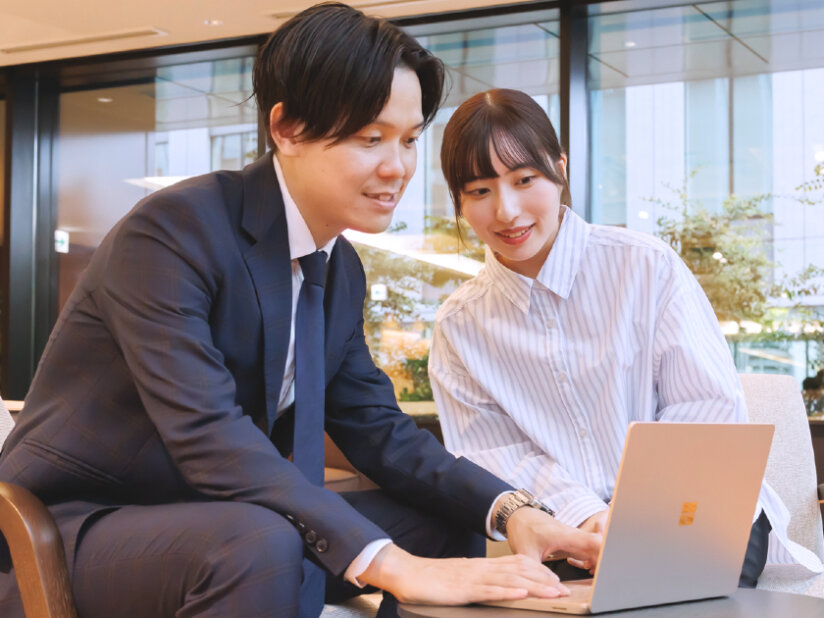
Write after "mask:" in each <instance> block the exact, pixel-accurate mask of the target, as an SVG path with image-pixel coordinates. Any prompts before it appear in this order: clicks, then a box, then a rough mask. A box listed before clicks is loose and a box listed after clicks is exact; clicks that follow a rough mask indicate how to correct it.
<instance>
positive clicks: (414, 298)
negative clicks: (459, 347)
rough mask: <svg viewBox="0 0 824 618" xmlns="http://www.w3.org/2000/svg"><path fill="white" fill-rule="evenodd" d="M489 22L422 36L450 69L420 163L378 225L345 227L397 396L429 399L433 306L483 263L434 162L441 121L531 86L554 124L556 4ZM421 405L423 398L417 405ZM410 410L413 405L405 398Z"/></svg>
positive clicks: (376, 344) (372, 341) (378, 352)
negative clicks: (496, 91)
mask: <svg viewBox="0 0 824 618" xmlns="http://www.w3.org/2000/svg"><path fill="white" fill-rule="evenodd" d="M496 21H497V22H500V20H499V19H497V18H493V19H489V20H487V21H486V24H487V25H488V27H484V26H483V24H481V26H480V27H477V26H478V24H477V22H474V23H473V24H472V25H471V26H470V25H468V24H466V23H464V24H461V22H456V23H455V24H454V25H453V26H451V27H449V26H447V27H444V26H443V25H441V26H440V28H439V32H438V33H437V34H429V35H426V36H419V37H418V38H419V40H420V41H421V43H422V44H423V45H424V46H425V47H427V48H428V49H430V50H431V51H432V52H433V53H435V54H436V55H437V56H439V57H440V58H441V59H442V60H443V61H444V63H445V64H446V66H447V68H448V75H449V77H448V84H449V86H450V90H449V94H448V97H447V100H446V103H445V105H444V107H443V108H442V109H441V110H440V111H439V113H438V115H437V117H436V118H435V121H434V122H433V124H432V126H431V127H430V128H429V129H428V130H427V131H426V133H425V134H424V135H423V137H422V139H421V140H420V141H419V145H418V168H417V169H418V171H417V173H416V174H415V176H414V177H413V179H412V181H411V182H410V185H409V188H408V189H407V191H406V193H405V195H404V197H403V199H402V200H401V202H400V204H399V205H398V208H397V211H396V213H395V217H394V219H393V224H392V227H391V228H390V230H389V231H388V232H386V233H384V234H378V235H372V234H358V233H354V232H346V233H345V235H346V236H347V237H348V238H349V239H350V240H351V241H353V242H354V244H355V247H356V248H357V250H358V253H359V254H360V256H361V259H362V260H363V263H364V268H365V270H366V276H367V283H368V285H369V295H368V298H367V300H366V306H365V322H366V335H367V339H368V343H369V345H370V348H371V350H372V353H373V355H374V357H375V360H376V362H377V363H378V365H379V366H380V367H381V368H382V369H384V371H386V372H387V374H389V376H390V377H391V378H392V380H393V382H394V384H395V390H396V393H397V395H398V397H399V399H400V400H401V401H405V402H416V401H431V399H432V391H431V389H430V387H429V379H428V373H427V361H428V358H429V342H430V340H431V336H432V326H433V321H434V318H435V312H436V311H437V309H438V306H439V305H440V304H441V302H442V301H443V300H444V299H445V298H446V297H447V296H448V295H449V294H450V293H451V292H452V291H454V290H455V288H456V287H457V286H458V285H460V284H461V283H462V282H463V281H465V280H466V279H468V278H469V277H471V276H473V275H474V274H476V273H477V272H478V270H479V269H480V267H481V266H482V263H483V252H482V250H480V249H479V247H480V245H479V243H478V242H477V241H476V240H474V239H473V237H472V235H471V234H470V233H469V232H468V230H464V231H463V236H464V239H465V243H464V244H461V243H460V242H459V240H458V235H457V234H456V223H455V217H454V215H453V210H452V204H451V202H450V199H449V195H448V191H447V188H446V184H445V183H444V180H443V176H442V174H441V169H440V148H441V138H442V135H443V129H444V126H445V125H446V123H447V121H448V120H449V118H450V116H451V115H452V113H453V112H454V111H455V109H456V107H457V106H458V105H459V104H460V103H461V102H463V101H464V100H466V99H467V98H468V97H470V96H471V95H473V94H475V93H478V92H482V91H484V90H488V89H490V88H517V89H520V90H524V91H526V92H528V93H529V94H531V95H532V96H533V97H534V98H535V100H536V101H538V102H539V103H540V104H541V105H542V106H543V108H544V109H545V110H546V111H547V112H548V114H549V116H550V118H551V119H552V120H553V122H554V123H555V125H556V126H558V124H559V120H560V107H559V90H560V85H559V84H560V81H559V73H560V63H559V50H560V45H559V40H560V39H559V25H558V12H557V10H553V11H543V12H542V13H541V14H540V15H539V16H538V18H536V17H535V15H531V16H529V17H524V18H522V21H521V22H520V23H512V24H507V25H499V26H496V27H492V26H491V24H494V23H495V22H496ZM422 408H423V410H427V409H428V408H431V404H430V405H427V404H423V405H422ZM404 409H407V410H410V411H411V410H414V409H415V406H414V405H406V404H405V405H404Z"/></svg>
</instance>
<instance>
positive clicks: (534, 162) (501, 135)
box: [441, 88, 571, 216]
mask: <svg viewBox="0 0 824 618" xmlns="http://www.w3.org/2000/svg"><path fill="white" fill-rule="evenodd" d="M490 144H491V146H492V148H494V149H495V154H496V155H498V158H499V159H500V160H501V163H503V164H504V165H505V166H506V167H508V168H509V169H512V170H514V169H518V168H519V167H531V168H533V169H536V170H538V171H539V172H540V173H541V174H543V175H544V176H546V177H547V178H548V179H549V180H551V181H552V182H554V183H555V184H556V185H559V186H561V187H563V192H562V193H561V201H562V202H563V203H564V204H568V205H571V200H570V196H569V184H568V183H567V179H566V178H565V177H564V176H563V175H561V174H560V173H559V172H558V169H557V168H556V167H555V163H557V162H558V160H559V159H560V158H561V156H562V155H563V150H562V149H561V145H560V144H559V143H558V136H557V135H556V134H555V129H554V128H553V127H552V123H551V122H550V121H549V118H548V117H547V115H546V112H544V110H543V109H542V108H541V106H540V105H538V104H537V103H536V102H535V101H534V100H533V99H532V97H530V96H529V95H528V94H526V93H525V92H521V91H519V90H508V89H504V88H500V89H495V90H487V91H486V92H481V93H480V94H476V95H475V96H473V97H470V98H469V99H467V100H466V101H464V102H463V103H462V104H461V106H460V107H459V108H458V109H457V110H456V111H455V113H454V114H453V115H452V118H450V119H449V122H448V123H447V124H446V128H445V129H444V132H443V143H442V144H441V169H442V170H443V175H444V178H446V184H447V185H448V186H449V193H450V195H451V196H452V203H453V204H454V206H455V214H456V215H457V216H460V215H461V191H462V190H463V188H464V186H465V185H466V183H468V182H472V181H473V180H478V179H479V178H494V177H496V176H497V175H498V174H497V173H496V172H495V168H494V167H493V166H492V157H491V154H490Z"/></svg>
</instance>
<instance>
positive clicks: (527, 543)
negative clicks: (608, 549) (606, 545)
mask: <svg viewBox="0 0 824 618" xmlns="http://www.w3.org/2000/svg"><path fill="white" fill-rule="evenodd" d="M506 533H507V538H508V539H509V546H510V547H511V548H512V551H513V552H515V553H516V554H523V555H525V556H529V557H530V558H533V559H534V560H537V561H540V562H543V561H544V560H547V559H548V557H549V556H553V557H555V558H563V557H570V558H572V559H573V560H575V561H576V566H577V565H579V564H580V565H585V566H582V567H581V568H586V569H591V568H593V567H594V566H595V563H596V562H597V561H598V553H599V552H600V551H601V543H602V542H603V536H602V535H601V534H600V533H598V534H596V533H593V532H586V531H584V530H579V529H577V528H573V527H571V526H567V525H566V524H562V523H561V522H559V521H558V520H557V519H555V518H554V517H552V516H551V515H548V514H546V513H544V512H543V511H541V510H539V509H534V508H531V507H526V506H525V507H521V508H519V509H518V510H517V511H515V512H514V513H513V514H512V515H510V517H509V520H508V521H507V523H506Z"/></svg>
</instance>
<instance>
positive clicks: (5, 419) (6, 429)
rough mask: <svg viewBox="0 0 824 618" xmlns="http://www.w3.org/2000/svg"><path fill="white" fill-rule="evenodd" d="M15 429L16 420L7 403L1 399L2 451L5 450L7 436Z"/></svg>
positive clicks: (0, 441) (0, 438)
mask: <svg viewBox="0 0 824 618" xmlns="http://www.w3.org/2000/svg"><path fill="white" fill-rule="evenodd" d="M13 427H14V420H13V419H12V417H11V414H10V413H9V409H8V408H7V407H6V404H5V402H4V401H3V400H2V399H0V449H2V448H3V442H5V441H6V436H8V435H9V433H10V432H11V430H12V428H13Z"/></svg>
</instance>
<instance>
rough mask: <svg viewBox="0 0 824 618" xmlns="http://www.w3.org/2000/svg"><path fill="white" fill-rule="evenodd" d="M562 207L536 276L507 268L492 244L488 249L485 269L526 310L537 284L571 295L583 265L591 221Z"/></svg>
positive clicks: (496, 283)
mask: <svg viewBox="0 0 824 618" xmlns="http://www.w3.org/2000/svg"><path fill="white" fill-rule="evenodd" d="M561 209H562V213H563V218H562V220H561V227H560V229H559V230H558V236H557V237H556V238H555V243H554V244H553V245H552V249H551V250H550V252H549V255H548V256H547V259H546V261H545V262H544V265H543V266H542V267H541V270H540V272H539V273H538V277H537V278H536V279H531V278H529V277H525V276H524V275H520V274H518V273H516V272H514V271H512V270H510V269H508V268H507V267H506V266H504V265H503V264H501V263H500V262H499V261H498V258H497V257H495V254H494V253H493V252H492V250H491V249H490V248H489V247H487V248H486V258H485V266H484V269H485V270H486V271H487V273H488V275H489V277H490V278H491V279H492V281H493V283H494V284H495V285H496V286H497V287H498V289H499V290H500V291H501V293H502V294H503V295H504V296H505V297H506V298H508V299H509V301H510V302H511V303H512V304H513V305H515V306H516V307H518V308H519V309H520V310H521V311H523V312H524V313H526V312H527V311H529V301H530V297H531V295H532V287H533V285H535V283H538V284H539V285H541V286H543V287H545V288H547V289H548V290H550V291H552V292H554V293H555V294H557V295H558V296H560V297H561V298H569V294H570V292H571V291H572V284H573V283H574V281H575V276H576V275H577V274H578V271H579V270H580V268H581V262H582V261H583V257H584V251H585V250H586V244H587V240H588V238H589V224H588V223H587V222H586V221H584V220H583V219H582V218H581V217H579V216H578V215H576V214H575V213H574V212H573V211H572V209H571V208H569V207H567V206H561Z"/></svg>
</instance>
